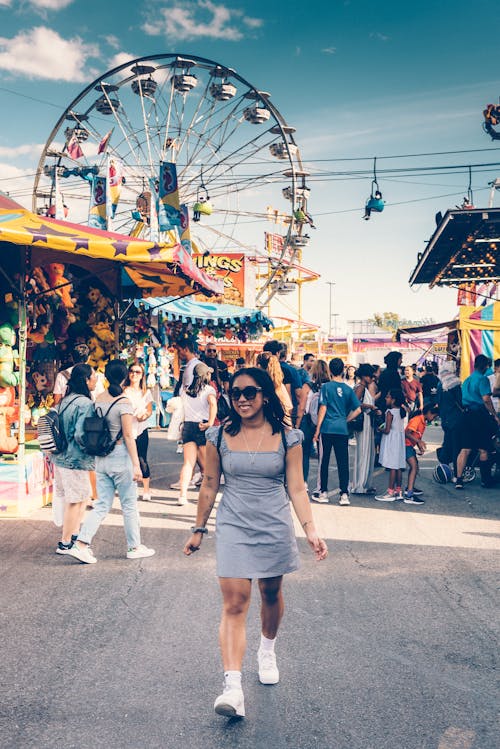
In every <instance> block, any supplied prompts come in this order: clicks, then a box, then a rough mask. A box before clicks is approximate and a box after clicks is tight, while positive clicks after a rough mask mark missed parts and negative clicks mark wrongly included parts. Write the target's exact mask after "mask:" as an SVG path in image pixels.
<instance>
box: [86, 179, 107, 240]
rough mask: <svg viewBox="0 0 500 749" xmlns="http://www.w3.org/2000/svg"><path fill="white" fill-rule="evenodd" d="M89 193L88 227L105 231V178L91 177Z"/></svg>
mask: <svg viewBox="0 0 500 749" xmlns="http://www.w3.org/2000/svg"><path fill="white" fill-rule="evenodd" d="M90 184H91V193H90V208H89V220H88V225H89V226H92V227H93V228H94V229H104V230H105V229H106V228H107V215H106V192H107V190H106V186H107V178H106V177H93V179H92V180H91V181H90Z"/></svg>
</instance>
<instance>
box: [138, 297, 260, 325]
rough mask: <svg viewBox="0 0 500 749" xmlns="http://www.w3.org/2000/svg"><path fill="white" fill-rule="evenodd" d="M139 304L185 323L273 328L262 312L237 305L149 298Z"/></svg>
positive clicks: (170, 318)
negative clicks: (217, 322) (254, 324)
mask: <svg viewBox="0 0 500 749" xmlns="http://www.w3.org/2000/svg"><path fill="white" fill-rule="evenodd" d="M138 303H141V304H145V305H146V306H148V307H150V308H151V309H154V308H157V309H158V311H159V312H161V313H162V315H164V317H166V318H167V319H169V320H180V321H181V322H185V323H188V322H190V321H191V320H202V321H203V322H204V323H207V322H211V321H214V320H222V321H223V323H225V322H228V323H231V324H234V323H236V322H237V321H243V320H244V321H246V322H261V323H262V324H263V325H265V326H266V325H269V326H270V327H271V326H272V322H271V320H269V318H268V317H266V316H265V315H264V314H263V313H262V312H261V311H260V310H256V309H250V308H249V307H238V306H236V305H235V304H213V303H211V302H198V301H196V300H194V299H174V298H169V297H167V298H165V297H156V298H153V297H148V298H147V299H141V300H140V302H138Z"/></svg>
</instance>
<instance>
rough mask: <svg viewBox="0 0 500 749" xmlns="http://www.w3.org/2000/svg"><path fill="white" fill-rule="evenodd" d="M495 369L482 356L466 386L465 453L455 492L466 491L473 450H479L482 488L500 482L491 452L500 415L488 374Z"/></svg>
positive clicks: (462, 452)
mask: <svg viewBox="0 0 500 749" xmlns="http://www.w3.org/2000/svg"><path fill="white" fill-rule="evenodd" d="M490 367H491V359H490V358H489V356H485V355H484V354H478V355H477V356H476V358H475V360H474V371H473V373H472V374H471V375H469V377H467V379H466V380H464V382H463V383H462V405H463V408H464V414H463V418H462V422H461V428H460V445H461V448H462V449H461V450H460V452H459V454H458V458H457V481H456V484H455V489H463V488H464V483H463V472H464V470H465V466H466V465H467V458H468V457H469V454H470V451H471V450H479V470H480V472H481V485H482V486H483V487H485V488H491V487H493V486H495V485H496V482H495V481H494V480H493V478H492V476H491V468H490V465H489V451H490V450H491V448H492V438H493V436H494V434H495V433H496V432H497V431H498V427H499V425H500V416H498V415H497V414H496V413H495V407H494V405H493V402H492V400H491V385H490V381H489V380H488V377H487V376H486V372H487V371H488V369H489V368H490Z"/></svg>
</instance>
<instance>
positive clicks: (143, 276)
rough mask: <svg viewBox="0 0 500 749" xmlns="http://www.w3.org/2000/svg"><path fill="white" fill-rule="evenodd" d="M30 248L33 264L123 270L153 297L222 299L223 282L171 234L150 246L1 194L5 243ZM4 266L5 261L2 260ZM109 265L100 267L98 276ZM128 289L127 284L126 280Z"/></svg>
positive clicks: (1, 236) (0, 222)
mask: <svg viewBox="0 0 500 749" xmlns="http://www.w3.org/2000/svg"><path fill="white" fill-rule="evenodd" d="M1 242H5V243H8V244H15V245H19V246H23V247H29V248H30V249H31V250H32V262H33V264H40V265H41V264H44V263H47V262H62V263H74V264H75V265H80V266H82V267H87V268H89V269H91V268H92V267H93V261H107V262H106V263H105V266H106V267H107V268H108V269H109V266H110V264H111V265H116V263H120V264H122V265H123V268H124V271H125V272H126V273H127V275H128V277H129V278H130V281H128V283H129V284H130V282H132V284H135V285H136V286H138V287H139V288H141V289H144V290H145V291H146V292H147V293H149V294H166V293H168V294H169V295H176V296H184V295H186V294H190V293H192V292H193V290H195V291H202V292H203V293H204V294H209V295H211V294H221V293H222V291H223V284H222V281H220V280H218V279H214V278H211V277H210V276H209V275H208V274H207V273H204V272H203V271H202V270H200V269H199V268H198V267H197V266H196V265H195V264H194V263H193V260H192V258H191V256H190V255H189V254H188V253H187V252H186V251H185V249H184V248H183V247H182V245H181V244H180V243H179V242H178V241H177V237H176V235H175V234H173V233H172V234H171V236H170V241H169V242H162V243H157V242H149V241H146V240H142V239H135V238H133V237H128V236H126V235H123V234H117V233H115V232H105V231H100V230H99V229H92V228H90V227H88V226H81V225H79V224H72V223H69V222H67V221H58V220H56V219H51V218H46V217H45V216H37V215H36V214H34V213H31V212H30V211H28V210H26V209H25V208H23V207H22V206H20V205H18V204H17V203H15V202H14V201H13V200H11V199H10V198H8V197H7V196H5V195H3V194H0V243H1ZM0 262H1V256H0ZM100 270H104V265H102V263H101V264H99V263H96V264H95V275H98V274H99V272H100ZM124 283H125V285H126V284H127V280H125V281H124Z"/></svg>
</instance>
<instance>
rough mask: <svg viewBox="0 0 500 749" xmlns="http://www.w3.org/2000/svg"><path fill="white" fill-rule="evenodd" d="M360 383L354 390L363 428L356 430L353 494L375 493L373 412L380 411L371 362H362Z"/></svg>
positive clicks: (359, 371) (359, 370) (358, 374)
mask: <svg viewBox="0 0 500 749" xmlns="http://www.w3.org/2000/svg"><path fill="white" fill-rule="evenodd" d="M356 377H357V379H358V384H357V385H356V387H355V388H354V392H355V394H356V397H357V398H358V400H359V402H360V403H361V410H362V411H363V429H362V430H361V431H360V432H355V436H356V450H355V452H354V470H353V475H352V482H351V487H350V492H351V494H375V489H374V488H373V487H372V475H373V468H374V464H375V437H374V433H373V426H372V420H371V418H370V415H371V414H372V413H380V411H379V410H378V409H377V406H376V405H375V400H374V398H373V395H372V394H371V392H370V389H369V386H370V384H371V382H372V380H373V367H372V365H371V364H361V366H360V367H359V369H358V370H357V372H356Z"/></svg>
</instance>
